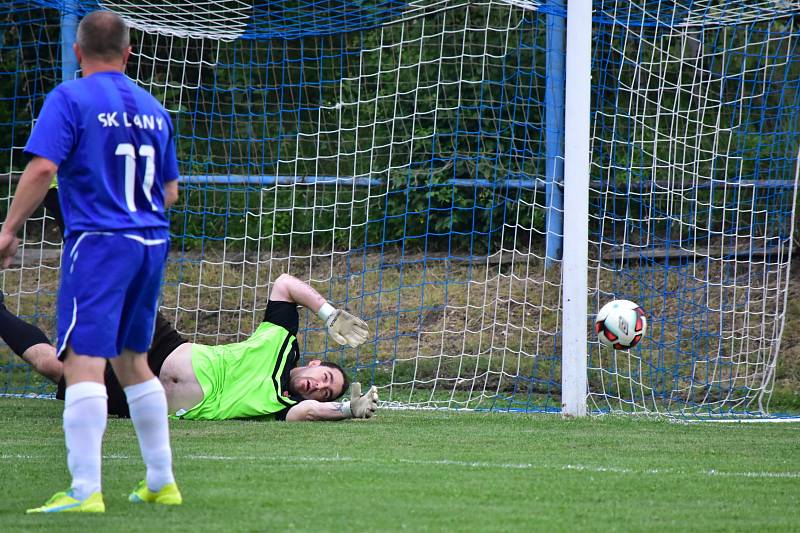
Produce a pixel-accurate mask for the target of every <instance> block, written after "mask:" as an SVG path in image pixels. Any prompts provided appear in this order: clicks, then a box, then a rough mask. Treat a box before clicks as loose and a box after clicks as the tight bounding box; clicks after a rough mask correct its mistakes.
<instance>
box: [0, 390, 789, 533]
mask: <svg viewBox="0 0 800 533" xmlns="http://www.w3.org/2000/svg"><path fill="white" fill-rule="evenodd" d="M61 408H62V404H61V402H57V401H46V400H23V399H9V398H1V399H0V445H1V448H0V458H2V468H1V469H0V471H2V473H3V481H2V483H3V494H4V497H3V498H2V499H1V500H0V530H2V531H36V530H41V531H44V530H50V531H52V530H53V529H54V528H55V530H58V531H80V530H83V531H85V530H87V528H89V529H90V530H92V531H164V530H176V531H178V530H181V531H283V530H297V531H347V532H349V531H401V530H404V531H532V530H537V531H579V530H587V531H588V530H594V531H598V530H600V531H648V530H651V531H652V530H654V531H682V530H694V531H734V530H739V531H797V530H800V507H798V497H800V424H797V423H792V424H739V423H735V424H714V423H702V424H683V423H672V422H669V421H666V420H647V419H636V418H632V417H627V418H626V417H601V418H589V419H581V420H562V419H561V418H559V417H555V416H548V415H519V414H516V415H515V414H497V413H495V414H480V413H468V412H442V411H435V412H432V411H428V412H420V411H388V410H382V411H379V412H378V415H377V416H376V418H373V419H372V420H368V421H347V422H329V423H299V424H287V423H280V422H257V421H227V422H191V421H175V422H173V423H172V426H171V427H172V443H173V452H174V457H175V467H176V474H177V476H178V481H179V483H180V486H181V489H182V491H183V493H184V498H185V503H184V505H183V506H181V507H179V508H153V507H150V506H137V505H133V504H129V503H127V501H126V495H127V493H128V492H129V491H130V489H131V488H132V487H133V486H134V485H135V483H136V482H137V481H138V480H139V479H140V478H141V477H142V476H143V472H144V470H143V467H142V466H141V460H140V458H139V452H138V445H137V443H136V438H135V435H134V433H133V429H132V426H131V424H130V421H128V420H118V419H111V420H110V421H109V426H108V430H107V432H106V440H105V447H104V457H105V459H104V494H105V500H106V507H107V511H106V513H105V514H104V515H79V514H64V515H46V516H42V515H26V514H25V513H24V511H25V509H26V508H28V507H33V506H38V505H40V504H41V503H43V502H44V500H45V499H47V498H48V497H49V496H50V495H51V493H53V492H55V491H57V490H62V489H64V488H66V487H67V486H68V484H69V474H68V472H67V467H66V460H65V451H64V444H63V435H62V430H61Z"/></svg>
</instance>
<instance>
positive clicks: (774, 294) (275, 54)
mask: <svg viewBox="0 0 800 533" xmlns="http://www.w3.org/2000/svg"><path fill="white" fill-rule="evenodd" d="M6 6H7V7H5V8H3V9H5V10H6V12H5V13H4V15H5V16H3V17H2V18H0V66H2V68H0V98H2V100H3V106H0V123H2V125H3V127H2V128H0V172H2V173H3V174H2V181H0V205H2V206H3V211H4V212H6V211H7V207H8V205H9V203H10V199H11V197H12V196H13V191H14V187H15V184H16V180H17V179H18V176H19V172H20V171H21V170H22V168H24V164H25V157H24V155H23V153H22V147H23V146H24V143H25V140H26V139H27V135H28V133H29V132H30V127H31V125H32V122H33V120H34V119H35V117H36V115H37V113H38V111H39V110H40V109H41V105H42V102H43V99H44V96H45V94H46V93H47V92H48V91H49V90H51V89H52V88H53V87H54V86H55V85H56V84H57V83H58V82H59V81H61V79H62V75H63V74H62V66H63V65H64V61H63V60H62V52H61V50H62V43H61V40H62V35H61V29H62V27H64V24H63V21H62V17H64V16H67V17H69V16H72V15H76V16H80V15H82V14H83V13H85V12H87V11H89V10H92V9H95V8H97V7H104V8H107V9H112V10H114V11H116V12H118V13H120V14H121V15H122V16H123V17H125V19H126V20H127V21H128V22H129V24H130V25H131V26H132V28H133V32H132V40H133V42H134V55H133V57H132V58H131V60H130V62H129V64H128V69H127V74H128V76H130V77H131V78H132V79H133V80H135V81H136V82H137V83H138V84H140V85H141V86H142V87H144V88H146V89H147V90H148V91H150V92H151V93H152V94H153V95H155V96H156V98H158V99H159V100H160V101H161V102H163V104H164V105H165V107H166V108H167V109H168V110H169V111H170V112H171V113H172V116H173V119H174V123H175V127H176V130H177V146H178V158H179V161H180V167H181V174H182V184H181V197H180V199H179V202H178V204H177V205H176V206H175V207H173V209H172V210H171V229H172V233H173V244H172V252H171V256H170V261H169V266H168V271H167V273H166V277H165V287H164V294H163V301H162V312H163V313H164V314H165V315H166V316H167V317H168V318H169V319H170V320H172V321H174V323H175V324H176V327H177V328H178V330H179V331H180V332H181V333H182V334H184V335H186V336H187V337H188V338H189V339H190V340H192V341H195V342H199V343H207V344H216V343H229V342H236V341H238V340H242V339H244V338H245V337H246V336H248V335H249V334H250V333H251V332H252V331H253V330H254V329H255V327H256V326H257V325H258V323H259V321H260V320H261V318H262V316H263V310H264V308H265V306H266V300H267V296H268V294H269V290H270V287H271V284H272V283H273V282H274V280H275V279H276V278H277V277H278V275H280V274H281V273H283V272H288V273H290V274H292V275H294V276H296V277H298V278H300V279H303V280H305V281H308V282H309V283H311V285H312V286H314V287H315V288H316V289H317V290H319V291H320V292H321V293H322V294H323V295H325V296H326V297H327V298H328V299H329V300H330V301H331V302H333V303H334V305H336V306H341V307H345V308H348V309H349V310H350V311H351V312H353V313H354V314H357V315H359V316H362V317H363V318H364V319H365V320H366V321H367V322H368V323H369V326H370V331H371V336H370V339H369V340H368V341H367V343H365V344H364V345H362V346H361V347H359V348H358V349H350V348H342V347H340V346H338V345H336V344H335V343H333V342H331V341H330V340H328V339H327V337H326V336H325V334H324V330H323V329H322V327H321V324H320V323H319V321H318V320H317V319H316V317H315V316H314V315H313V313H308V312H306V313H301V333H300V336H299V342H300V348H301V352H302V353H303V357H304V359H305V360H306V361H308V360H310V359H314V358H322V359H327V360H332V361H335V362H337V363H340V364H342V365H343V366H344V367H345V368H346V369H347V371H348V373H349V374H350V377H351V378H352V379H357V380H360V381H361V382H362V383H366V384H370V383H374V384H376V385H378V386H379V387H380V393H381V397H382V399H383V400H386V402H387V404H386V405H396V406H407V407H444V408H454V409H461V408H468V409H487V410H519V411H558V410H560V407H561V398H560V395H561V355H562V354H561V351H562V350H561V345H562V340H561V328H562V308H563V305H562V296H561V294H562V293H561V290H562V286H563V284H564V283H570V280H569V279H566V278H564V277H563V276H562V273H561V258H560V250H561V249H562V248H563V247H569V246H587V242H581V243H564V242H562V241H561V236H562V235H561V226H560V220H561V215H562V214H563V207H562V205H563V204H562V203H561V202H560V200H559V198H560V195H559V191H561V184H560V183H559V182H560V180H561V179H562V178H561V177H560V169H561V168H563V148H562V145H563V135H564V132H563V120H562V121H560V122H559V120H558V116H559V115H561V116H562V117H563V113H564V109H565V108H568V107H569V102H564V101H563V92H564V83H565V81H564V73H563V63H564V60H565V57H564V56H565V54H564V50H563V40H564V30H563V24H564V19H565V16H566V12H565V9H564V7H563V5H562V4H560V3H554V2H538V1H531V0H514V1H512V0H508V1H477V2H475V1H473V2H466V1H464V0H441V1H437V0H417V1H412V2H401V1H399V0H388V1H385V2H358V3H345V2H339V1H334V0H331V1H330V2H324V3H298V2H293V1H290V0H278V1H277V2H270V3H262V2H244V1H238V0H222V1H219V2H213V3H195V2H189V1H183V0H169V1H166V2H150V1H149V0H138V1H136V2H132V1H125V0H112V1H102V2H95V1H88V0H80V1H77V0H75V1H68V2H64V1H44V0H42V1H38V2H21V1H13V0H12V2H10V3H7V4H6ZM798 14H800V4H798V3H797V2H793V1H777V0H776V1H769V2H768V1H763V2H757V3H753V2H740V1H729V2H717V1H714V2H712V1H686V2H659V3H645V2H619V1H617V2H611V1H604V2H595V4H594V16H593V58H592V72H593V78H592V113H591V117H590V118H591V135H592V138H591V150H592V156H591V161H592V164H591V190H590V208H589V213H590V220H589V225H590V234H589V237H588V247H589V264H588V265H587V269H588V271H589V280H590V281H589V287H588V288H587V297H588V298H589V313H590V314H593V313H594V312H596V311H597V309H599V307H600V306H601V305H602V304H603V303H605V302H606V301H608V300H611V299H614V298H626V299H630V300H634V301H636V302H637V303H639V304H640V305H641V306H642V307H643V308H644V309H645V311H646V312H647V314H648V318H649V323H650V329H649V331H648V334H647V335H646V337H645V339H644V340H643V341H642V342H641V343H640V344H639V345H638V346H637V347H636V348H635V349H633V350H631V351H629V352H623V351H614V350H610V349H607V348H605V347H601V346H600V345H599V344H598V343H597V342H596V339H595V338H594V337H593V336H590V343H589V346H588V354H589V359H588V363H589V372H588V378H589V396H588V402H589V405H590V409H592V410H594V411H596V412H606V411H624V412H659V413H669V414H698V415H729V414H732V413H737V414H748V413H750V414H759V415H763V414H766V413H768V409H769V407H768V400H769V396H770V393H771V389H772V384H773V380H774V372H775V367H776V363H777V358H778V354H779V346H780V336H781V331H782V327H783V320H784V317H785V313H786V298H787V288H788V279H789V278H788V274H789V260H790V254H791V242H792V229H793V228H792V221H793V217H794V202H795V195H796V190H797V171H796V164H797V158H798V146H799V145H800V125H799V124H798V121H799V120H800V119H799V118H798V117H800V85H799V82H798V79H800V61H798V59H797V57H798V46H797V44H798V31H797V26H796V22H795V20H796V19H797V15H798ZM560 43H561V44H560ZM566 60H569V57H568V55H567V57H566ZM554 117H555V118H554ZM22 237H23V246H22V248H21V251H20V255H19V256H18V258H17V261H15V264H14V266H13V267H12V268H11V269H9V270H6V271H5V272H4V273H3V275H2V290H3V291H4V293H5V305H6V307H7V308H8V309H9V311H11V312H13V313H15V314H18V315H20V316H22V317H23V318H25V319H26V320H28V321H30V322H33V323H35V324H37V325H38V326H40V327H41V328H42V329H43V330H44V331H46V332H47V333H48V334H49V335H51V336H52V335H53V334H54V326H53V318H54V317H53V313H54V298H55V291H56V288H57V276H58V269H59V261H60V253H59V252H60V238H59V236H58V233H57V231H55V229H54V224H53V221H52V219H51V217H50V215H49V214H48V213H47V212H45V211H39V212H37V213H36V214H35V215H34V217H32V219H31V220H30V221H29V222H28V224H27V225H26V226H25V229H24V234H23V235H22ZM586 318H587V328H588V327H589V323H590V322H591V317H590V316H587V317H586ZM0 350H1V351H0V365H3V366H2V369H3V376H4V377H5V382H4V384H0V393H4V394H29V393H32V394H47V393H48V392H50V391H52V390H53V387H52V386H51V385H50V384H48V383H47V382H46V381H44V380H42V379H40V378H39V377H38V376H36V374H35V373H33V372H31V371H30V369H28V368H27V367H26V366H25V365H24V363H22V361H21V360H20V359H18V358H16V356H14V354H13V353H11V351H10V350H9V349H8V348H7V347H5V346H3V347H2V348H0Z"/></svg>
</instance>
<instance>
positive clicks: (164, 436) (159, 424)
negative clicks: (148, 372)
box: [125, 378, 175, 492]
mask: <svg viewBox="0 0 800 533" xmlns="http://www.w3.org/2000/svg"><path fill="white" fill-rule="evenodd" d="M125 396H126V397H127V398H128V407H129V408H130V412H131V421H132V422H133V427H134V428H135V429H136V436H137V437H139V448H140V449H141V450H142V459H144V464H145V466H146V467H147V488H149V489H150V490H151V491H153V492H158V491H159V490H161V488H162V487H163V486H164V485H166V484H167V483H172V482H173V481H175V476H174V475H173V474H172V449H171V448H170V446H169V423H168V422H167V396H166V394H164V387H163V386H162V385H161V382H160V381H158V378H153V379H150V380H148V381H145V382H143V383H138V384H136V385H131V386H130V387H125Z"/></svg>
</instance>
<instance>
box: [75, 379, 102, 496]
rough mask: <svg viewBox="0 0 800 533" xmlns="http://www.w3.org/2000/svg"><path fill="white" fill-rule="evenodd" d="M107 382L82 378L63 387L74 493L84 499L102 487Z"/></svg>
mask: <svg viewBox="0 0 800 533" xmlns="http://www.w3.org/2000/svg"><path fill="white" fill-rule="evenodd" d="M107 400H108V396H107V395H106V386H105V385H103V384H101V383H95V382H94V381H81V382H80V383H75V384H74V385H70V386H69V387H67V389H66V390H65V391H64V438H65V440H66V442H67V466H68V467H69V473H70V474H72V496H73V497H74V498H76V499H78V500H85V499H86V498H88V497H89V496H91V495H92V493H94V492H100V490H101V478H100V475H101V474H100V464H101V459H102V448H103V433H105V431H106V420H107V418H108V405H107V403H106V402H107Z"/></svg>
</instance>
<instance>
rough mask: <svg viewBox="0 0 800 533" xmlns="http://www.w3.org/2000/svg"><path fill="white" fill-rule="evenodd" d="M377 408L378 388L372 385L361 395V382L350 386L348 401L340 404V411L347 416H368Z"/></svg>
mask: <svg viewBox="0 0 800 533" xmlns="http://www.w3.org/2000/svg"><path fill="white" fill-rule="evenodd" d="M377 408H378V388H377V387H376V386H375V385H373V386H372V387H370V388H369V390H368V391H367V393H366V394H365V395H363V396H362V395H361V383H359V382H357V381H356V382H355V383H353V384H352V385H351V386H350V401H349V402H344V403H343V404H342V412H343V413H344V415H345V416H346V417H347V418H370V417H371V416H372V415H374V414H375V410H376V409H377Z"/></svg>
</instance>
